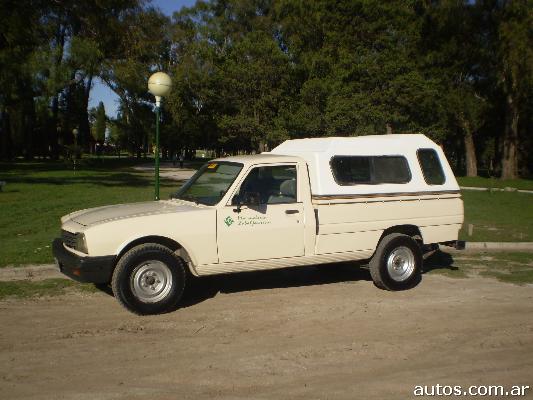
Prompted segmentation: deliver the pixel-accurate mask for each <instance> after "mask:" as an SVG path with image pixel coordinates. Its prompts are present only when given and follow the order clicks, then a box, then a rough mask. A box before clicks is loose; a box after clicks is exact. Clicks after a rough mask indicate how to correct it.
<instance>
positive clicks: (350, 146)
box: [272, 134, 459, 197]
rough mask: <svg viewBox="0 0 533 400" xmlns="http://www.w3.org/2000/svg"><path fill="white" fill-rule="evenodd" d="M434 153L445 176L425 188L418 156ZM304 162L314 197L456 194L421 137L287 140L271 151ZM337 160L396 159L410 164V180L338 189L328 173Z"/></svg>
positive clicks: (444, 165)
mask: <svg viewBox="0 0 533 400" xmlns="http://www.w3.org/2000/svg"><path fill="white" fill-rule="evenodd" d="M420 149H432V150H434V151H435V152H436V153H437V155H438V158H439V160H441V165H442V168H443V170H444V174H445V178H446V179H445V181H444V182H443V183H442V184H439V185H435V184H428V183H427V181H426V180H425V179H424V174H423V172H422V169H421V168H420V164H419V161H418V157H417V152H418V151H419V150H420ZM272 154H284V155H291V156H298V157H301V158H303V159H304V160H305V161H306V162H307V164H308V166H309V179H310V182H311V193H312V195H313V196H317V197H319V196H332V195H333V196H340V195H377V194H388V195H391V194H398V193H421V192H428V191H429V192H437V191H439V192H445V191H455V192H457V191H458V190H459V185H458V184H457V181H456V179H455V176H454V174H453V172H452V170H451V168H450V166H449V165H448V162H447V161H446V157H445V155H444V153H443V151H442V149H441V148H440V147H439V146H438V145H437V144H435V142H433V141H432V140H430V139H429V138H427V137H426V136H424V135H421V134H405V135H371V136H356V137H329V138H316V139H294V140H287V141H285V142H283V143H282V144H280V145H279V146H278V147H276V148H274V149H273V150H272ZM338 156H377V157H382V156H399V157H405V158H406V159H407V161H408V163H409V168H410V171H411V179H410V180H409V181H408V182H405V183H386V184H364V183H358V184H353V185H339V183H338V182H336V181H335V178H334V176H333V173H332V169H331V161H332V159H333V158H334V157H338Z"/></svg>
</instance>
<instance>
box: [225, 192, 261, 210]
mask: <svg viewBox="0 0 533 400" xmlns="http://www.w3.org/2000/svg"><path fill="white" fill-rule="evenodd" d="M260 203H261V196H260V195H259V192H245V193H244V195H243V196H241V195H236V196H234V197H233V199H231V204H232V205H234V206H237V208H234V209H233V211H235V212H236V213H240V212H241V208H242V206H243V205H246V206H258V205H259V204H260Z"/></svg>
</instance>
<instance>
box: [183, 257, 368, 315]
mask: <svg viewBox="0 0 533 400" xmlns="http://www.w3.org/2000/svg"><path fill="white" fill-rule="evenodd" d="M357 281H372V278H371V277H370V272H369V271H368V268H366V266H364V265H357V264H354V263H353V262H347V263H335V264H324V265H318V266H306V267H297V268H285V269H276V270H269V271H252V272H242V273H238V274H226V275H214V276H206V277H202V278H195V277H190V278H189V282H188V285H187V287H186V289H185V293H184V298H183V300H182V302H181V307H182V308H183V307H190V306H193V305H195V304H198V303H201V302H203V301H205V300H207V299H210V298H212V297H215V296H216V295H217V294H218V293H237V292H248V291H253V290H261V289H276V288H289V287H299V286H313V285H325V284H331V283H341V282H343V283H351V282H357Z"/></svg>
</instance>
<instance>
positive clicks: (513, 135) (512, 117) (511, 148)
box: [501, 94, 519, 179]
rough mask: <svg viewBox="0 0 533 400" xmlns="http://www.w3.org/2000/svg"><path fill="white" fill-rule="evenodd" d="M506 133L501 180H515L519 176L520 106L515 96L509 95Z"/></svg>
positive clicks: (506, 112)
mask: <svg viewBox="0 0 533 400" xmlns="http://www.w3.org/2000/svg"><path fill="white" fill-rule="evenodd" d="M505 106H506V107H505V108H506V110H505V131H504V134H503V154H502V176H501V179H515V178H517V176H518V159H517V150H518V117H519V115H518V106H517V104H516V103H515V101H514V99H513V96H512V95H511V94H507V98H506V102H505Z"/></svg>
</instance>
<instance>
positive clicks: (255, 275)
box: [97, 251, 459, 308]
mask: <svg viewBox="0 0 533 400" xmlns="http://www.w3.org/2000/svg"><path fill="white" fill-rule="evenodd" d="M437 269H449V270H454V271H455V270H458V269H459V268H458V267H456V266H454V260H453V257H452V255H451V254H449V253H444V252H441V251H437V252H436V253H435V254H433V255H432V256H431V257H428V258H427V259H426V260H425V261H424V268H423V273H424V274H425V273H428V272H430V271H433V270H437ZM187 281H188V282H187V285H186V288H185V293H184V295H183V298H182V300H181V302H180V306H179V308H186V307H191V306H194V305H196V304H199V303H202V302H203V301H206V300H208V299H211V298H213V297H215V296H216V295H217V294H219V293H238V292H249V291H254V290H262V289H277V288H290V287H300V286H313V285H326V284H334V283H355V282H359V281H367V282H369V283H370V282H372V278H371V276H370V272H369V270H368V266H367V265H365V264H361V263H354V262H343V263H335V264H323V265H313V266H305V267H297V268H284V269H275V270H267V271H251V272H241V273H237V274H222V275H213V276H206V277H202V278H196V277H194V276H192V275H190V274H189V275H188V276H187ZM97 287H98V288H99V289H100V290H101V291H102V292H104V293H106V294H108V295H110V296H113V292H112V291H111V288H110V287H109V286H106V285H98V286H97Z"/></svg>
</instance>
